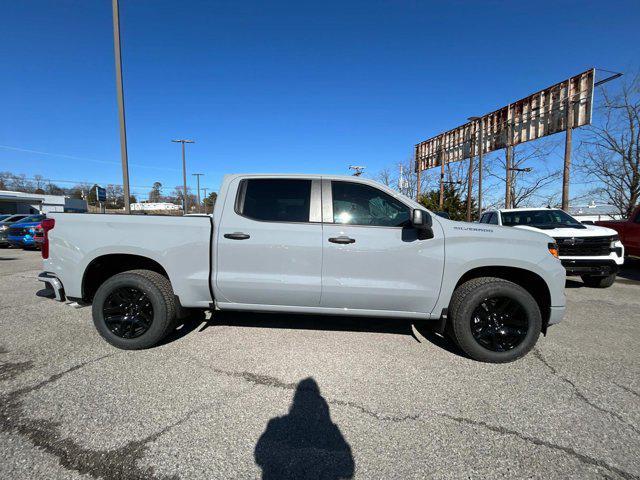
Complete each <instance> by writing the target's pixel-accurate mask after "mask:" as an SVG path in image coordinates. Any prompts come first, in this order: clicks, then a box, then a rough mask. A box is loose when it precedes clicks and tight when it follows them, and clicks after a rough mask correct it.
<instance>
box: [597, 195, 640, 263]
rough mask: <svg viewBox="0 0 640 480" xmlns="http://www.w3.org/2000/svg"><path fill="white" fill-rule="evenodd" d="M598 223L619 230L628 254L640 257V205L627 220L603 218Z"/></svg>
mask: <svg viewBox="0 0 640 480" xmlns="http://www.w3.org/2000/svg"><path fill="white" fill-rule="evenodd" d="M596 225H599V226H601V227H607V228H611V229H613V230H615V231H616V232H618V236H619V237H620V241H621V242H622V244H623V245H624V248H625V250H626V253H627V255H631V256H634V257H640V205H638V206H637V207H636V208H635V210H634V211H633V213H631V215H630V216H629V218H627V219H626V220H606V221H605V220H601V221H597V222H596Z"/></svg>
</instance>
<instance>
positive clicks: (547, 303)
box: [454, 266, 551, 334]
mask: <svg viewBox="0 0 640 480" xmlns="http://www.w3.org/2000/svg"><path fill="white" fill-rule="evenodd" d="M479 277H496V278H502V279H504V280H508V281H510V282H513V283H515V284H516V285H519V286H521V287H522V288H524V289H525V290H526V291H527V292H529V293H530V294H531V296H532V297H533V298H534V300H535V301H536V303H537V304H538V307H539V308H540V314H541V315H542V333H543V334H546V331H547V326H548V323H549V317H550V315H551V292H550V290H549V286H548V285H547V282H545V281H544V279H543V278H542V277H541V276H540V275H538V274H537V273H535V272H532V271H531V270H527V269H524V268H518V267H509V266H483V267H476V268H472V269H471V270H469V271H467V272H465V273H464V274H463V275H462V276H461V277H460V278H459V279H458V282H457V283H456V286H455V288H458V287H459V286H460V285H462V284H463V283H465V282H467V281H469V280H472V279H474V278H479ZM455 288H454V290H455Z"/></svg>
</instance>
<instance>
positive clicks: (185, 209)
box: [171, 138, 196, 215]
mask: <svg viewBox="0 0 640 480" xmlns="http://www.w3.org/2000/svg"><path fill="white" fill-rule="evenodd" d="M171 141H172V142H174V143H181V144H182V184H183V185H182V188H183V189H184V190H183V191H182V211H183V213H184V214H185V215H186V214H187V213H188V208H189V205H188V203H189V201H188V200H187V162H186V160H185V155H184V144H185V143H196V142H194V141H193V140H186V139H184V138H183V139H180V140H171Z"/></svg>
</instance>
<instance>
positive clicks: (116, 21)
mask: <svg viewBox="0 0 640 480" xmlns="http://www.w3.org/2000/svg"><path fill="white" fill-rule="evenodd" d="M111 4H112V9H113V50H114V56H115V62H116V90H117V95H118V117H119V120H120V156H121V158H122V186H123V190H124V212H125V213H127V214H129V213H131V205H130V195H129V157H128V155H127V126H126V122H125V116H124V91H123V87H122V55H121V53H120V8H119V5H118V0H112V2H111Z"/></svg>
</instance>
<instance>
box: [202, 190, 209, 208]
mask: <svg viewBox="0 0 640 480" xmlns="http://www.w3.org/2000/svg"><path fill="white" fill-rule="evenodd" d="M207 190H208V188H207V187H202V191H203V192H204V196H203V197H202V198H203V200H202V206H203V208H204V213H207V205H206V204H205V203H204V202H206V201H207Z"/></svg>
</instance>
